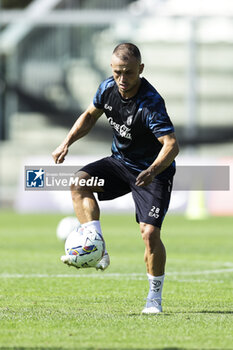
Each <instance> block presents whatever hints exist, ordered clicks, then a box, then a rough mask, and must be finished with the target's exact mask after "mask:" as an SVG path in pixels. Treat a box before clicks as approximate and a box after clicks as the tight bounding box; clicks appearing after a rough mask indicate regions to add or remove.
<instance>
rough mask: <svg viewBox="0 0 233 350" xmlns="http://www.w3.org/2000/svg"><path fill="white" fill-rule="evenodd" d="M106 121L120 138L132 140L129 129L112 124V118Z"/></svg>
mask: <svg viewBox="0 0 233 350" xmlns="http://www.w3.org/2000/svg"><path fill="white" fill-rule="evenodd" d="M108 121H109V124H110V125H111V126H112V127H113V129H115V130H116V131H117V132H118V134H119V135H120V136H121V137H124V138H126V139H129V140H132V136H131V129H129V128H128V127H127V126H126V125H124V124H122V125H120V124H117V123H116V122H114V120H113V118H112V117H110V118H108Z"/></svg>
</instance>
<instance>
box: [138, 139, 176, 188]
mask: <svg viewBox="0 0 233 350" xmlns="http://www.w3.org/2000/svg"><path fill="white" fill-rule="evenodd" d="M158 140H159V142H160V143H161V144H162V145H163V147H162V148H161V150H160V152H159V154H158V156H157V158H156V159H155V160H154V162H153V163H152V164H151V165H150V166H149V168H147V169H146V170H143V171H142V172H141V173H140V174H139V175H138V177H137V179H136V183H135V184H136V185H137V186H141V187H143V186H147V185H149V184H150V183H151V182H152V180H153V179H154V177H155V176H156V175H158V174H160V173H161V172H162V171H164V170H165V169H166V168H167V167H168V166H169V165H170V164H171V163H172V162H173V160H174V159H175V157H176V156H177V154H178V153H179V146H178V142H177V140H176V136H175V134H174V133H171V134H168V135H164V136H161V137H159V138H158Z"/></svg>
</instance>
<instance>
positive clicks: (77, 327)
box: [0, 212, 233, 350]
mask: <svg viewBox="0 0 233 350" xmlns="http://www.w3.org/2000/svg"><path fill="white" fill-rule="evenodd" d="M60 219H61V215H17V214H14V213H6V212H2V213H0V266H1V269H0V349H1V350H2V349H79V350H97V349H99V350H103V349H106V350H107V349H119V350H123V349H125V350H126V349H127V350H128V349H173V350H175V349H221V350H223V349H233V336H232V334H233V292H232V285H233V278H232V272H233V259H232V252H233V237H232V234H233V218H232V217H231V218H230V217H219V218H216V217H215V218H214V217H211V218H208V219H205V220H202V221H188V220H187V219H185V218H184V217H180V216H167V218H166V221H165V223H164V226H163V240H164V243H165V245H166V248H167V255H168V258H167V269H166V280H165V284H164V290H163V308H164V312H163V313H162V314H160V315H141V310H142V308H143V305H144V303H145V301H144V298H146V295H147V292H148V282H147V279H146V275H145V266H144V262H143V252H144V246H143V242H142V240H141V237H140V233H139V230H138V225H137V224H136V223H135V222H134V217H133V216H128V215H122V216H110V215H106V216H102V228H103V232H104V235H105V239H106V242H107V246H108V250H109V253H110V255H111V266H110V267H109V268H108V270H106V271H105V272H100V271H98V272H97V271H95V270H94V269H83V270H81V271H80V270H76V269H74V268H72V267H70V268H69V267H67V266H66V265H64V264H62V263H61V262H60V255H62V254H63V253H64V245H63V243H62V242H59V241H58V240H57V238H56V235H55V231H56V226H57V223H58V221H59V220H60Z"/></svg>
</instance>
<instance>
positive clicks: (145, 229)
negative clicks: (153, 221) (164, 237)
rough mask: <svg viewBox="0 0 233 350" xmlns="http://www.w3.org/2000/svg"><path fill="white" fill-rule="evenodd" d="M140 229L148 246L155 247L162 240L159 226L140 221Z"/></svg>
mask: <svg viewBox="0 0 233 350" xmlns="http://www.w3.org/2000/svg"><path fill="white" fill-rule="evenodd" d="M140 230H141V234H142V238H143V241H144V242H145V244H146V246H148V247H151V248H154V247H155V246H156V245H157V244H158V243H159V242H160V228H159V227H156V226H153V225H150V224H146V223H140Z"/></svg>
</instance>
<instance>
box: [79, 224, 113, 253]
mask: <svg viewBox="0 0 233 350" xmlns="http://www.w3.org/2000/svg"><path fill="white" fill-rule="evenodd" d="M81 226H82V227H83V228H90V229H91V228H92V229H94V230H96V231H97V232H98V233H99V234H100V235H101V236H102V237H103V233H102V230H101V226H100V222H99V220H93V221H89V222H85V223H84V224H82V225H81ZM105 253H107V250H106V248H105Z"/></svg>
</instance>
